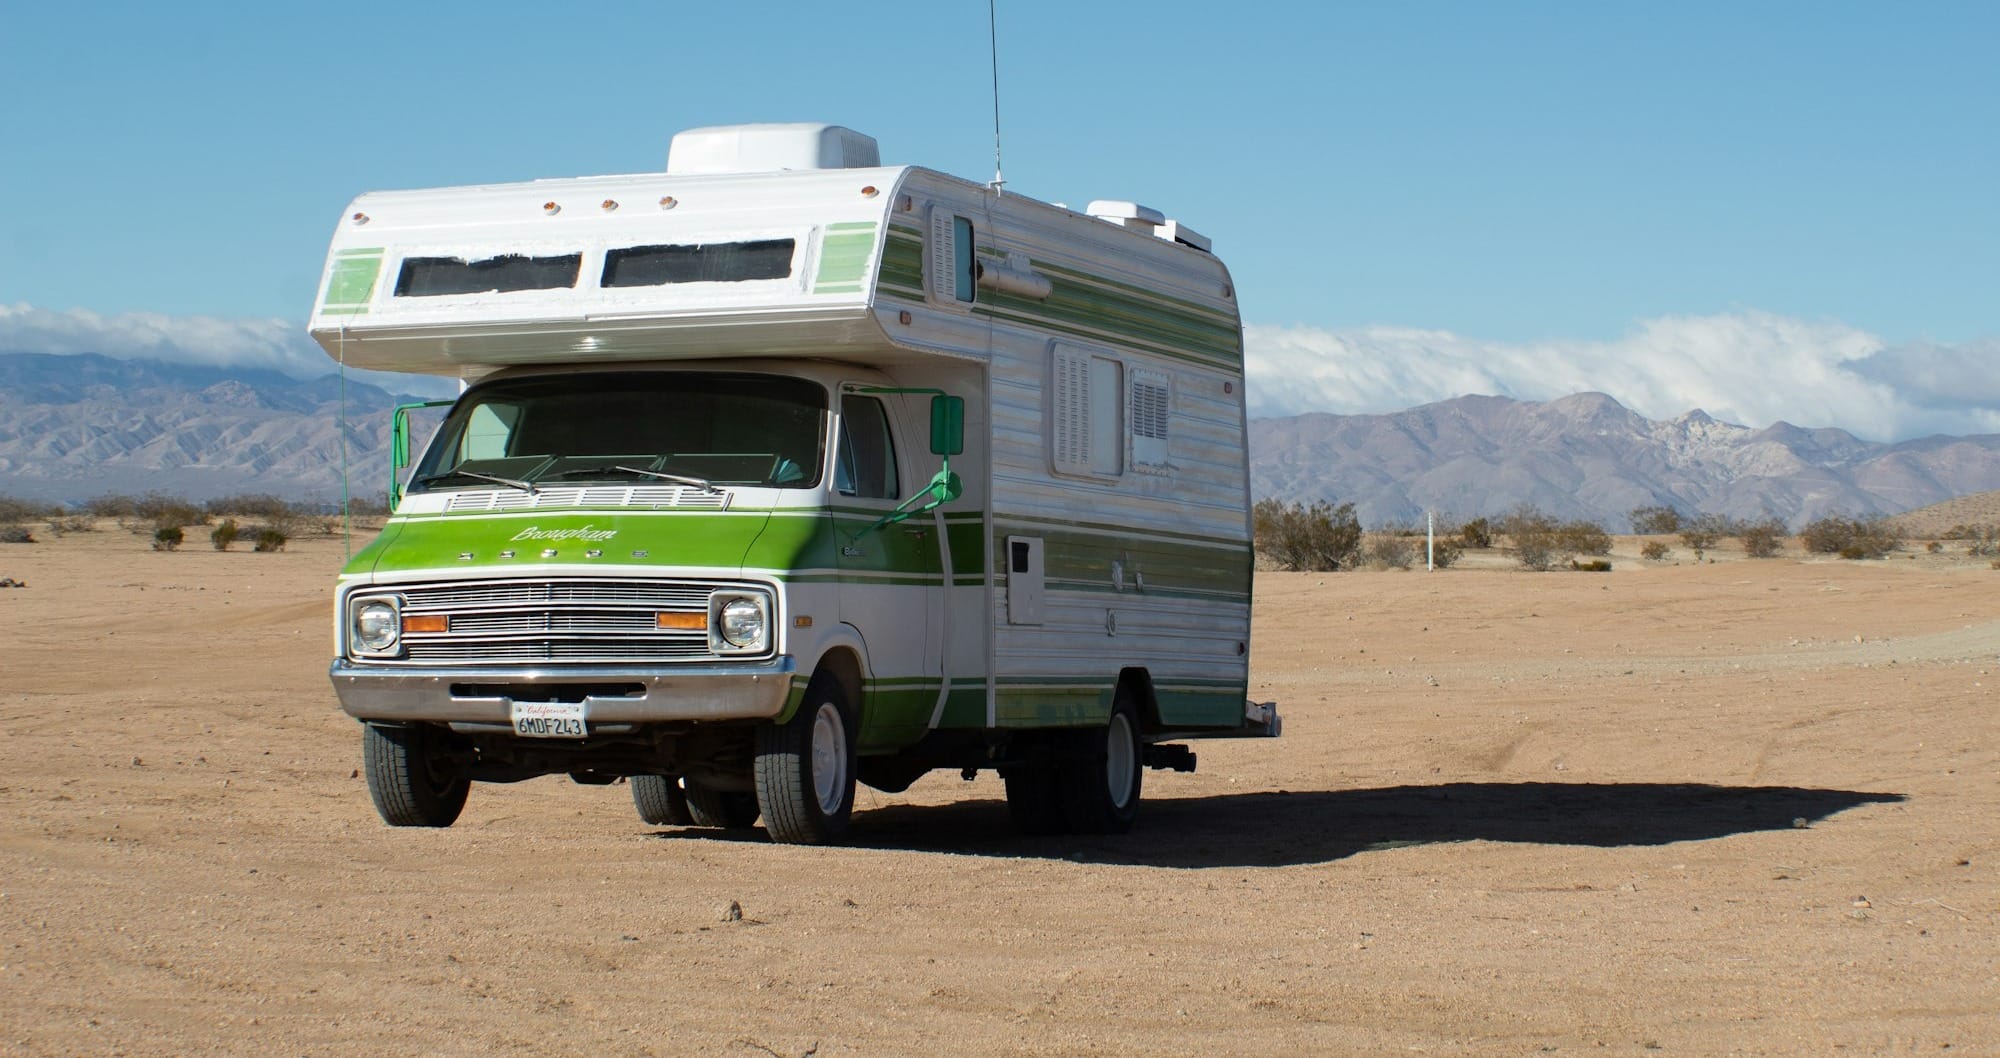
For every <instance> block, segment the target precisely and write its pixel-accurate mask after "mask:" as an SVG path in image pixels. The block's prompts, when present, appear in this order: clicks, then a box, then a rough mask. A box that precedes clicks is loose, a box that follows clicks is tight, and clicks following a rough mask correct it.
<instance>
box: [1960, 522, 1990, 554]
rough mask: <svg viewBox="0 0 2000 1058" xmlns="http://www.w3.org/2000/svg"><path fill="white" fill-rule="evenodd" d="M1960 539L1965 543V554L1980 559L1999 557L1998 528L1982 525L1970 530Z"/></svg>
mask: <svg viewBox="0 0 2000 1058" xmlns="http://www.w3.org/2000/svg"><path fill="white" fill-rule="evenodd" d="M1960 539H1962V540H1964V541H1965V553H1966V554H1968V555H1977V556H1980V557H1991V556H1993V555H2000V526H1992V525H1982V526H1979V527H1978V528H1975V529H1972V530H1970V531H1969V532H1967V533H1966V534H1965V536H1963V537H1961V538H1960Z"/></svg>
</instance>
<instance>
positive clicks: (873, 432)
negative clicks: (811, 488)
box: [833, 395, 902, 500]
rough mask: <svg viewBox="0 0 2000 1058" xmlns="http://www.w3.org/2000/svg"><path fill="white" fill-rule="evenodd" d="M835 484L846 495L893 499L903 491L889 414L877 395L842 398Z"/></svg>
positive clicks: (834, 472)
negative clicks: (897, 477) (897, 467)
mask: <svg viewBox="0 0 2000 1058" xmlns="http://www.w3.org/2000/svg"><path fill="white" fill-rule="evenodd" d="M833 487H834V488H835V489H836V490H837V491H838V492H839V493H840V494H841V495H843V496H856V497H861V498H863V499H878V500H893V499H897V498H898V497H900V496H901V495H902V493H901V490H900V489H899V488H898V482H897V480H896V443H895V441H894V440H893V439H892V438H891V437H890V436H889V415H888V412H887V411H886V410H885V409H884V408H883V407H882V402H881V401H879V400H876V399H875V398H874V397H857V396H852V395H849V396H844V397H842V398H840V453H839V458H838V460H837V462H836V463H835V464H834V470H833Z"/></svg>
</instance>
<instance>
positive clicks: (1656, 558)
mask: <svg viewBox="0 0 2000 1058" xmlns="http://www.w3.org/2000/svg"><path fill="white" fill-rule="evenodd" d="M1673 553H1674V549H1673V548H1671V547H1668V546H1667V545H1666V544H1664V543H1661V542H1660V541H1658V540H1648V541H1646V543H1645V546H1643V547H1641V548H1639V557H1640V558H1643V559H1648V560H1651V561H1653V562H1665V561H1666V560H1667V556H1668V555H1671V554H1673Z"/></svg>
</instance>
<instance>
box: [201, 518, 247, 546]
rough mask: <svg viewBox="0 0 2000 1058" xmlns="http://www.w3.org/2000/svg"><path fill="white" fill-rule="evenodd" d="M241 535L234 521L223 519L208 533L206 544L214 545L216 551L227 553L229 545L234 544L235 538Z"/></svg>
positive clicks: (241, 532) (232, 519)
mask: <svg viewBox="0 0 2000 1058" xmlns="http://www.w3.org/2000/svg"><path fill="white" fill-rule="evenodd" d="M242 535H243V530H242V528H241V527H240V526H238V525H237V524H236V519H234V518H224V519H223V520H222V521H221V522H220V523H219V524H218V525H216V527H215V528H213V529H210V530H209V531H208V542H209V543H211V544H214V545H215V549H216V550H217V551H227V550H229V545H231V544H233V543H235V542H236V538H237V537H239V536H242Z"/></svg>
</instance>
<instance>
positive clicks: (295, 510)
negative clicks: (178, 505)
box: [206, 492, 319, 535]
mask: <svg viewBox="0 0 2000 1058" xmlns="http://www.w3.org/2000/svg"><path fill="white" fill-rule="evenodd" d="M206 509H207V511H208V513H209V515H210V516H223V515H231V516H237V517H244V518H254V519H256V520H257V522H258V523H260V524H262V525H267V526H270V527H271V528H273V529H276V530H277V531H279V532H281V533H285V534H287V535H290V534H293V533H296V532H298V531H299V530H300V529H302V528H305V527H306V525H307V523H309V522H312V521H313V520H314V519H315V518H316V517H317V515H318V513H319V512H318V511H316V510H314V506H313V505H312V504H309V503H293V502H291V501H290V500H286V499H281V498H279V497H277V496H273V495H271V494H270V493H267V492H254V493H245V494H243V495H240V496H223V497H220V498H218V499H213V500H210V501H208V503H207V504H206Z"/></svg>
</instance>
